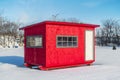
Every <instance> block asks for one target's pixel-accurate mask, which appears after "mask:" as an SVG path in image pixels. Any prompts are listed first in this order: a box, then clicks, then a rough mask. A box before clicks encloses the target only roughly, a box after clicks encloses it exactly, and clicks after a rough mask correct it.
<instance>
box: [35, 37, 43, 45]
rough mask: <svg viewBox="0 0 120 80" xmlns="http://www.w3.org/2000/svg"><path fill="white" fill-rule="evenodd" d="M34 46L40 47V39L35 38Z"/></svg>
mask: <svg viewBox="0 0 120 80" xmlns="http://www.w3.org/2000/svg"><path fill="white" fill-rule="evenodd" d="M35 46H42V38H41V37H35Z"/></svg>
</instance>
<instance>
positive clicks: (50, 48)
mask: <svg viewBox="0 0 120 80" xmlns="http://www.w3.org/2000/svg"><path fill="white" fill-rule="evenodd" d="M85 30H94V28H92V27H91V28H90V27H88V28H87V27H82V26H81V27H80V26H65V25H52V24H51V25H50V24H49V25H46V67H59V66H66V65H77V64H85V63H89V62H93V61H89V62H85V56H84V54H85V49H84V48H85ZM57 35H67V36H70V35H71V36H78V47H77V48H57V47H56V36H57Z"/></svg>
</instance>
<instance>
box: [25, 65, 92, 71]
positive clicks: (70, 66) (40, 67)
mask: <svg viewBox="0 0 120 80" xmlns="http://www.w3.org/2000/svg"><path fill="white" fill-rule="evenodd" d="M85 65H87V66H91V65H92V63H89V64H77V65H67V66H59V67H44V66H37V67H38V69H40V70H43V71H47V70H54V69H64V68H72V67H80V66H85ZM24 66H26V67H28V68H32V66H33V65H30V64H27V63H24Z"/></svg>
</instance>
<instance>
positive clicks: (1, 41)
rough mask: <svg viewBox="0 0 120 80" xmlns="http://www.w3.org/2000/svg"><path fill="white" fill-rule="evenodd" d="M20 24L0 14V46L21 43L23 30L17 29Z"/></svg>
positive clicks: (13, 45)
mask: <svg viewBox="0 0 120 80" xmlns="http://www.w3.org/2000/svg"><path fill="white" fill-rule="evenodd" d="M20 25H21V24H19V23H17V22H13V21H10V20H7V19H6V18H5V17H2V16H0V47H15V46H18V45H22V43H23V41H22V40H23V32H21V31H19V27H20Z"/></svg>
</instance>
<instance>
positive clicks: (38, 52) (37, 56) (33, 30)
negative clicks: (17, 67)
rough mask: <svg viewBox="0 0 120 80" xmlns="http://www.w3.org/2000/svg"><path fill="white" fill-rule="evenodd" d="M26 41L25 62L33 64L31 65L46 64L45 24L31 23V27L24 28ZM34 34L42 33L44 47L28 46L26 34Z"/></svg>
mask: <svg viewBox="0 0 120 80" xmlns="http://www.w3.org/2000/svg"><path fill="white" fill-rule="evenodd" d="M24 31H25V32H24V38H25V39H24V41H25V47H24V48H25V49H24V50H25V52H24V53H25V55H24V58H25V59H24V60H25V63H28V64H31V65H43V66H45V62H46V59H45V56H46V55H45V53H46V50H45V47H46V46H45V42H46V41H45V38H46V36H45V24H37V25H31V26H29V28H25V30H24ZM32 35H42V37H43V47H42V48H27V47H26V36H32Z"/></svg>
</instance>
